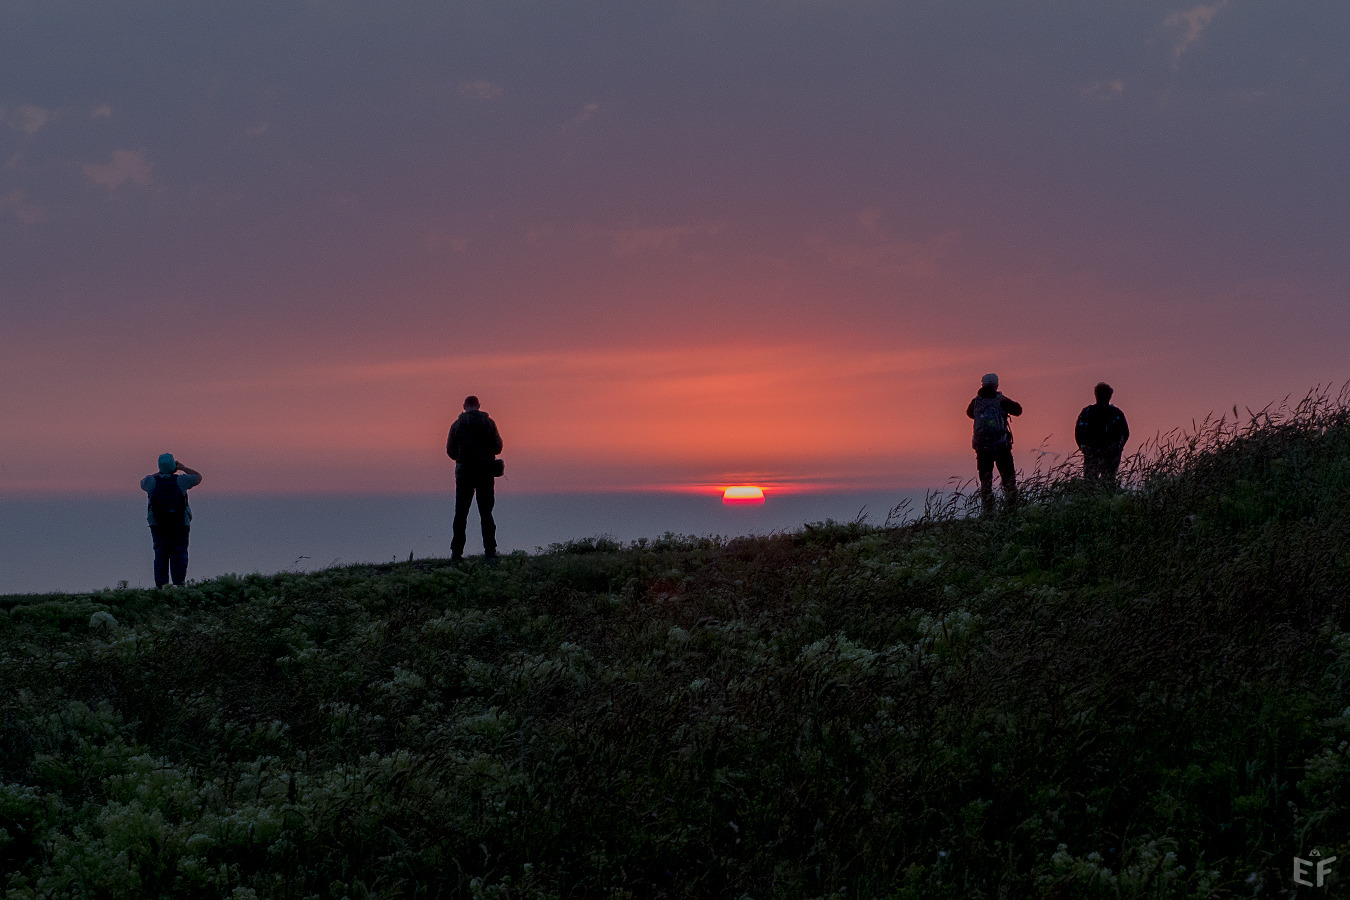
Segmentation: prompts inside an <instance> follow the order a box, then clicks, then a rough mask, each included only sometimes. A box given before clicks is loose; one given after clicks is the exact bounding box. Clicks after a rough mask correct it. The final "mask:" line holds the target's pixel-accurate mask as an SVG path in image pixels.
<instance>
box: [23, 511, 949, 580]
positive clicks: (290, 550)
mask: <svg viewBox="0 0 1350 900" xmlns="http://www.w3.org/2000/svg"><path fill="white" fill-rule="evenodd" d="M907 498H909V499H912V500H913V502H914V503H915V504H916V505H917V506H920V507H921V506H922V504H923V492H922V491H920V492H918V493H915V492H912V491H911V492H903V491H892V492H877V493H868V494H830V495H823V494H821V495H805V494H804V495H796V496H779V497H770V498H769V499H768V501H767V502H766V503H765V504H764V505H763V506H742V507H727V506H723V505H722V503H721V500H720V499H719V498H717V497H703V496H690V495H683V494H527V495H512V494H509V493H505V492H503V493H501V494H499V495H498V498H497V511H496V519H497V543H498V546H499V549H500V550H501V551H502V552H510V551H512V550H526V551H534V550H535V549H537V548H540V547H547V546H548V545H549V544H551V543H555V542H561V541H567V540H571V539H574V538H584V537H595V536H598V535H606V536H609V537H611V538H613V539H615V540H621V541H628V540H634V539H636V538H640V537H657V536H659V535H661V534H664V533H665V532H674V533H676V534H696V535H706V534H720V535H726V536H730V535H742V534H767V533H771V532H775V531H781V530H793V529H796V528H800V527H801V526H802V524H803V523H805V522H819V521H823V520H825V519H834V520H836V521H852V520H853V519H854V518H856V517H857V516H858V514H859V512H860V511H862V510H863V509H866V512H867V516H868V521H870V522H874V523H878V524H879V523H881V522H882V521H883V520H885V518H886V514H887V512H888V511H889V510H890V509H891V508H892V507H893V506H895V504H897V503H899V502H900V501H901V500H904V499H907ZM192 511H193V516H194V519H193V526H192V548H191V561H190V563H189V566H188V577H189V579H200V578H211V577H214V576H217V575H224V574H226V573H230V572H234V573H238V574H245V573H249V572H278V571H283V570H290V571H300V570H310V569H322V568H326V567H328V566H331V565H335V564H336V565H346V564H349V563H357V562H387V561H389V560H392V559H407V558H408V554H409V553H411V554H413V555H414V556H416V557H444V556H449V555H450V518H451V516H452V515H453V512H454V502H453V497H452V496H448V495H431V496H419V497H388V496H381V497H366V496H355V497H353V496H341V497H288V498H276V497H212V496H211V495H210V494H208V493H202V494H201V496H200V497H199V496H198V495H197V493H196V492H194V493H193V496H192ZM469 524H470V528H469V545H468V547H467V548H466V552H467V553H468V554H470V555H472V554H476V553H482V550H483V545H482V539H481V537H480V535H479V534H478V523H477V513H476V511H472V512H471V513H470V521H469ZM151 556H152V554H151V550H150V530H149V529H148V528H147V527H146V524H145V498H144V496H143V495H137V496H129V497H128V498H126V499H125V500H122V499H113V500H108V499H99V500H57V501H52V500H43V501H30V500H0V594H10V593H33V592H39V591H87V590H95V589H98V588H104V587H112V586H114V585H116V584H117V582H119V581H126V582H127V583H128V584H130V585H132V586H141V587H147V586H150V585H153V584H154V577H153V575H152V573H151V570H150V563H151Z"/></svg>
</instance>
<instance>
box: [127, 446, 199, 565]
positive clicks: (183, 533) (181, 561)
mask: <svg viewBox="0 0 1350 900" xmlns="http://www.w3.org/2000/svg"><path fill="white" fill-rule="evenodd" d="M179 473H182V474H179ZM201 483H202V475H201V473H200V472H197V471H195V470H193V469H189V468H188V467H187V466H185V465H183V464H182V463H181V462H178V461H177V460H175V459H174V458H173V454H172V453H161V454H160V457H159V471H158V472H156V473H155V474H154V475H147V476H145V477H144V478H142V479H141V490H143V491H145V492H146V493H147V494H149V495H150V503H149V511H148V512H147V514H146V519H147V520H148V521H149V522H150V538H151V540H153V541H154V545H155V587H157V588H162V587H164V585H166V584H168V583H169V575H170V573H172V574H173V583H174V584H182V583H183V582H184V581H186V580H187V566H188V532H189V531H190V530H191V527H192V510H191V509H189V508H188V497H187V492H188V490H189V489H191V488H195V487H196V486H197V485H199V484H201Z"/></svg>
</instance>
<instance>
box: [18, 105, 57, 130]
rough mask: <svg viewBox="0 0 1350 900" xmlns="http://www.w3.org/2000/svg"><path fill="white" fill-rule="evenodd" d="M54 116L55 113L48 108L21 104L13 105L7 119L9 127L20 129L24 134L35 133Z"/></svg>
mask: <svg viewBox="0 0 1350 900" xmlns="http://www.w3.org/2000/svg"><path fill="white" fill-rule="evenodd" d="M55 118H56V113H55V112H53V111H51V110H49V109H43V108H42V107H41V106H29V105H27V104H23V105H20V106H16V107H14V111H13V112H12V113H10V114H9V116H8V117H7V121H8V122H9V127H10V128H13V129H14V130H15V131H22V132H23V133H24V134H37V133H38V132H39V131H41V130H42V128H43V126H44V125H46V124H47V123H48V122H50V121H52V120H53V119H55Z"/></svg>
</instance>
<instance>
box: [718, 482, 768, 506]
mask: <svg viewBox="0 0 1350 900" xmlns="http://www.w3.org/2000/svg"><path fill="white" fill-rule="evenodd" d="M722 502H723V503H725V504H726V505H728V506H745V505H749V504H757V503H763V502H764V491H763V489H762V488H757V487H754V486H752V485H739V486H737V487H729V488H727V489H726V490H725V491H723V492H722Z"/></svg>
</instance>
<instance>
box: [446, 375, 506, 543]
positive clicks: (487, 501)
mask: <svg viewBox="0 0 1350 900" xmlns="http://www.w3.org/2000/svg"><path fill="white" fill-rule="evenodd" d="M445 452H446V454H447V455H448V456H449V457H450V458H451V459H453V460H454V461H455V533H454V536H453V537H452V538H451V539H450V558H451V559H462V558H463V557H464V541H465V535H464V531H465V528H466V526H467V525H468V522H469V506H470V505H471V504H472V503H473V498H474V495H475V494H477V495H478V518H479V520H480V521H481V522H482V525H483V557H484V558H485V559H495V558H496V557H497V523H496V522H494V521H492V504H493V502H494V500H495V497H494V493H493V487H492V479H493V478H495V477H496V476H497V474H498V468H497V467H498V466H499V465H500V464H499V463H498V462H497V460H496V459H495V457H496V456H497V454H498V453H501V452H502V436H501V435H500V434H498V433H497V423H496V422H494V421H492V417H491V416H489V415H488V414H487V413H485V412H483V411H482V410H481V409H479V408H478V398H477V397H474V396H469V397H465V398H464V412H462V413H460V414H459V418H458V419H456V420H455V424H453V425H451V426H450V437H449V438H447V439H446V441H445Z"/></svg>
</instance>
